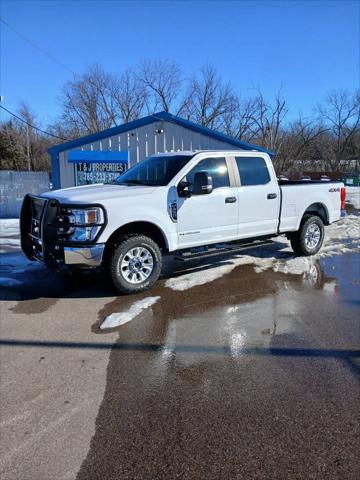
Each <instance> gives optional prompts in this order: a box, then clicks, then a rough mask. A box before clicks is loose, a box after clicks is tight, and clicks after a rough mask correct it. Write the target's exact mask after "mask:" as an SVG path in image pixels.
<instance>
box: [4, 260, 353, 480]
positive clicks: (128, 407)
mask: <svg viewBox="0 0 360 480" xmlns="http://www.w3.org/2000/svg"><path fill="white" fill-rule="evenodd" d="M219 260H220V263H222V264H226V262H227V261H228V258H227V257H226V256H225V257H222V258H220V259H219ZM212 267H213V265H212V264H210V265H208V262H205V263H204V262H195V263H193V264H190V265H182V264H180V265H179V264H178V263H173V262H170V263H168V264H167V265H166V267H165V270H164V278H163V279H162V280H160V281H159V282H158V283H157V284H156V285H155V286H154V287H153V288H152V289H151V291H150V292H144V293H142V294H138V295H132V296H125V297H124V296H121V297H118V296H116V295H115V294H114V292H113V291H112V290H111V289H110V287H108V285H107V283H106V279H104V277H102V276H85V277H83V278H81V279H79V278H71V277H64V276H59V275H54V274H52V273H50V272H48V271H46V270H44V269H42V268H40V269H35V270H33V271H30V272H28V273H26V272H25V273H22V274H21V275H22V279H23V280H24V283H23V285H21V286H17V287H16V286H15V287H8V288H6V289H5V290H3V292H2V300H3V301H2V305H3V306H2V328H1V333H2V338H3V340H2V343H3V346H2V366H1V371H2V378H5V380H6V382H5V385H3V386H2V394H1V396H2V403H3V406H2V419H1V420H2V426H4V427H5V429H4V430H3V432H5V433H6V438H5V440H4V433H3V435H2V438H3V441H2V442H3V443H4V444H5V448H4V455H3V461H1V460H0V466H1V467H2V470H0V471H2V475H3V476H2V478H4V479H15V478H16V479H34V480H47V479H50V478H52V479H56V480H57V479H60V478H76V479H77V480H91V479H109V480H110V479H117V480H119V479H132V480H135V479H149V480H153V479H173V478H180V479H340V478H341V479H355V478H356V479H357V478H359V475H360V455H359V448H358V445H359V425H360V421H359V420H360V419H359V404H360V402H359V400H360V385H359V378H360V376H359V374H360V354H359V343H360V329H359V317H360V315H359V312H360V308H359V307H360V281H359V278H360V276H359V267H360V256H359V254H356V253H346V254H343V255H338V256H334V257H327V258H324V259H321V261H320V262H319V261H317V262H315V263H314V266H313V268H312V270H311V272H308V273H305V274H303V275H292V274H284V273H276V272H273V271H272V270H267V271H265V272H262V273H256V272H255V270H254V268H253V267H252V266H251V265H243V266H240V267H237V268H236V269H234V270H233V271H232V272H231V273H229V274H227V275H225V276H223V277H221V278H219V279H217V280H215V281H213V282H210V283H207V284H205V285H201V286H195V287H193V288H191V289H188V290H184V291H175V290H172V289H170V288H166V287H165V282H166V278H168V277H174V276H176V275H181V274H182V273H186V272H189V271H202V272H206V270H207V269H209V268H210V269H211V268H212ZM17 278H18V277H17ZM150 295H151V296H160V297H161V298H160V300H159V301H158V302H157V303H156V304H154V305H153V306H152V307H151V308H149V309H147V310H145V311H143V312H142V313H141V314H140V315H139V316H138V317H136V318H135V319H134V320H132V321H131V322H129V323H127V324H125V325H123V326H121V327H118V328H115V329H111V330H100V324H101V322H102V321H103V320H104V318H106V316H107V315H109V314H110V313H113V312H117V311H126V310H127V309H128V308H129V307H130V306H131V305H132V304H133V303H134V302H135V301H137V300H140V299H142V298H146V297H147V296H150ZM30 352H31V353H30ZM42 356H43V357H44V358H43V360H40V358H41V357H42ZM47 362H48V363H47ZM81 365H83V366H81ZM15 369H16V371H14V370H15ZM4 387H5V388H4ZM3 388H4V390H3ZM5 390H6V391H5ZM44 392H45V396H46V395H48V396H47V397H46V401H45V400H44V401H43V400H38V398H39V396H40V397H41V396H42V395H43V394H44ZM31 402H32V403H31ZM65 402H68V403H65ZM29 403H31V406H29ZM69 408H70V411H69ZM24 412H25V413H26V412H28V413H27V415H28V417H29V418H27V419H25V421H24V419H23V420H21V414H24ZM19 416H20V420H19V419H18V417H19ZM34 417H35V418H36V422H33V424H31V422H30V420H29V419H30V418H34ZM4 422H5V423H4ZM28 422H30V423H28ZM40 424H43V425H42V426H39V425H40ZM9 425H10V427H9ZM37 430H38V431H37ZM26 432H28V433H27V435H28V440H27V441H25V442H24V441H23V437H24V436H26V435H25V434H26ZM34 459H36V460H34Z"/></svg>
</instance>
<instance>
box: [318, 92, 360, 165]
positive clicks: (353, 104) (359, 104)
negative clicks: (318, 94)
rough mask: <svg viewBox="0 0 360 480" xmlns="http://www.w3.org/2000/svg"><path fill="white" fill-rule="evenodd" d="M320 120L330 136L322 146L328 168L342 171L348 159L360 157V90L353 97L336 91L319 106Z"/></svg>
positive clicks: (347, 93) (325, 138)
mask: <svg viewBox="0 0 360 480" xmlns="http://www.w3.org/2000/svg"><path fill="white" fill-rule="evenodd" d="M318 114H319V117H320V119H321V120H322V121H323V122H324V123H325V124H326V125H327V126H328V128H329V133H330V136H326V137H323V142H322V144H321V145H320V148H321V150H322V154H323V156H324V158H326V159H327V162H328V165H329V168H330V169H331V170H333V171H336V170H337V171H340V170H341V169H343V168H344V163H346V161H347V160H349V159H353V158H355V157H356V156H359V153H360V152H359V151H356V138H357V134H358V133H359V128H360V90H359V91H356V92H355V93H354V94H353V95H351V94H350V93H349V92H348V91H346V90H335V91H333V92H331V93H330V94H329V95H328V96H327V97H326V101H325V103H324V104H322V105H320V106H319V107H318Z"/></svg>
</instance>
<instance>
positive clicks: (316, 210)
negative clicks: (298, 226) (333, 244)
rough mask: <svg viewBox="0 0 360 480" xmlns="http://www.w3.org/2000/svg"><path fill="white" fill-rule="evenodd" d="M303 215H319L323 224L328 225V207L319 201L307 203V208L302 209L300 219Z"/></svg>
mask: <svg viewBox="0 0 360 480" xmlns="http://www.w3.org/2000/svg"><path fill="white" fill-rule="evenodd" d="M305 215H314V216H315V217H319V218H321V220H322V221H323V223H324V224H325V225H329V212H328V209H327V208H326V205H324V204H323V203H321V202H315V203H312V204H311V205H309V206H308V207H307V209H306V210H305V211H304V213H303V214H302V217H301V221H302V219H303V218H304V216H305ZM300 223H301V222H300Z"/></svg>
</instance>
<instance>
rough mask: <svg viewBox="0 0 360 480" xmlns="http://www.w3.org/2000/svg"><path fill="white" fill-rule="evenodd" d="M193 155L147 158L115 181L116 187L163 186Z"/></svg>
mask: <svg viewBox="0 0 360 480" xmlns="http://www.w3.org/2000/svg"><path fill="white" fill-rule="evenodd" d="M192 157H193V155H169V156H166V155H160V156H158V157H155V156H154V157H149V158H147V159H146V160H143V161H142V162H140V163H137V164H136V165H134V166H133V167H132V168H130V169H129V170H127V171H126V172H124V173H123V174H122V175H120V176H119V177H117V178H116V179H115V183H117V184H118V185H148V186H154V187H155V186H159V187H160V186H165V185H167V184H168V183H169V182H170V180H171V179H172V178H174V177H175V175H176V174H177V173H178V172H179V171H180V170H181V169H182V168H183V167H184V166H185V165H186V164H187V163H188V161H189V160H190V159H191V158H192Z"/></svg>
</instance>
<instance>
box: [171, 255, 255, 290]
mask: <svg viewBox="0 0 360 480" xmlns="http://www.w3.org/2000/svg"><path fill="white" fill-rule="evenodd" d="M251 263H254V259H253V258H252V257H250V256H248V255H244V256H242V257H240V258H235V259H231V260H229V261H227V264H226V265H220V266H218V267H213V268H210V269H208V270H206V266H204V270H201V271H199V272H194V273H187V274H185V275H181V276H180V277H174V278H170V279H169V280H167V281H166V283H165V287H168V288H171V289H173V290H180V291H182V290H187V289H189V288H192V287H195V286H197V285H204V283H209V282H213V281H214V280H217V279H218V278H220V277H223V276H224V275H227V274H228V273H230V272H231V271H232V270H234V268H236V267H238V266H239V265H247V264H251Z"/></svg>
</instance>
